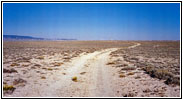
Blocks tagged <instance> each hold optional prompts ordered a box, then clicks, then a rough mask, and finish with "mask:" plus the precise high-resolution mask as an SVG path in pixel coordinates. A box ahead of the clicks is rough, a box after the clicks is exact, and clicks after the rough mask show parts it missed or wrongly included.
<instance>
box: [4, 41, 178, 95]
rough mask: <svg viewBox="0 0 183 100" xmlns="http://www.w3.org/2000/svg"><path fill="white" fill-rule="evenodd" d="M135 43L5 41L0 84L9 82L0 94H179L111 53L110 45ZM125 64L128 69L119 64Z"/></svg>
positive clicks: (120, 46)
mask: <svg viewBox="0 0 183 100" xmlns="http://www.w3.org/2000/svg"><path fill="white" fill-rule="evenodd" d="M46 44H49V45H46ZM53 44H57V45H53ZM141 45H143V44H142V43H139V42H127V41H125V42H124V41H123V42H120V41H105V42H104V41H102V42H101V41H94V42H83V41H81V42H72V43H70V42H51V43H48V42H46V43H45V42H44V43H41V42H36V43H34V42H25V43H23V44H22V43H21V42H17V43H16V44H13V43H11V42H6V43H5V44H4V45H3V46H4V47H3V54H4V55H3V84H4V86H7V87H9V88H7V89H6V90H5V88H3V89H4V93H3V94H4V96H5V97H6V96H7V97H9V96H10V97H19V96H20V97H35V96H36V97H179V96H180V87H179V85H172V84H168V85H167V84H165V82H164V80H160V79H158V78H152V77H151V76H150V75H149V74H146V73H145V71H144V70H142V68H140V67H137V66H136V65H135V64H134V63H132V62H130V61H128V60H126V58H124V56H114V54H115V55H116V51H124V50H127V49H129V50H131V49H135V48H137V47H140V46H141ZM71 47H72V48H71ZM20 51H22V52H23V53H22V52H20ZM117 54H121V53H119V52H118V53H117ZM122 54H123V53H122ZM127 54H129V53H127ZM115 62H118V63H115ZM176 64H177V63H176ZM125 66H128V67H130V69H129V68H128V69H124V68H125ZM131 66H132V67H133V68H131ZM74 78H75V79H74Z"/></svg>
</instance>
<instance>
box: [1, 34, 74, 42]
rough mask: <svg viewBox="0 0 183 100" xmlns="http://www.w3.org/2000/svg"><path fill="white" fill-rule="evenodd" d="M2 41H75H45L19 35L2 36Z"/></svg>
mask: <svg viewBox="0 0 183 100" xmlns="http://www.w3.org/2000/svg"><path fill="white" fill-rule="evenodd" d="M3 40H4V41H18V40H76V39H46V38H38V37H32V36H20V35H3Z"/></svg>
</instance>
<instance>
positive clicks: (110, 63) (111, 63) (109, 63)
mask: <svg viewBox="0 0 183 100" xmlns="http://www.w3.org/2000/svg"><path fill="white" fill-rule="evenodd" d="M113 64H115V63H114V62H108V63H107V65H113Z"/></svg>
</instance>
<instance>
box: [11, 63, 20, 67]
mask: <svg viewBox="0 0 183 100" xmlns="http://www.w3.org/2000/svg"><path fill="white" fill-rule="evenodd" d="M19 65H20V64H17V63H12V64H11V65H10V66H11V67H14V66H19Z"/></svg>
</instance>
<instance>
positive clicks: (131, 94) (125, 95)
mask: <svg viewBox="0 0 183 100" xmlns="http://www.w3.org/2000/svg"><path fill="white" fill-rule="evenodd" d="M123 97H135V94H134V93H131V92H130V93H128V94H124V95H123Z"/></svg>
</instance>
